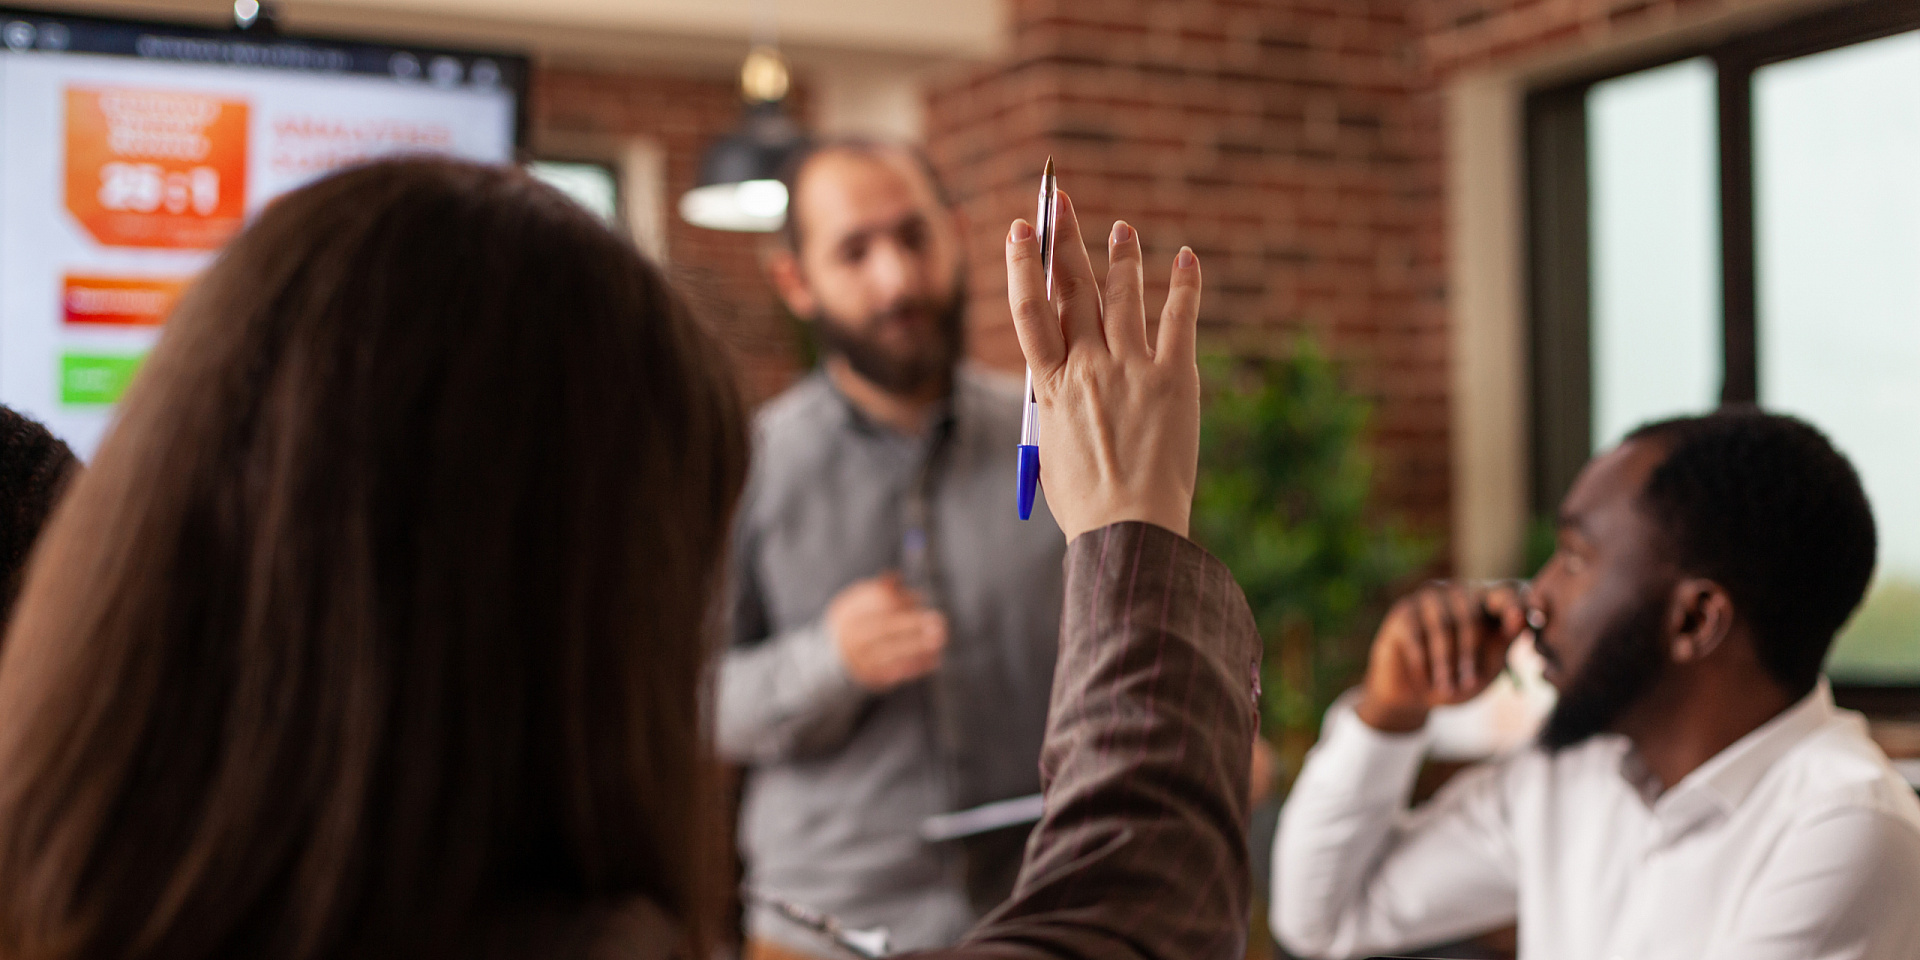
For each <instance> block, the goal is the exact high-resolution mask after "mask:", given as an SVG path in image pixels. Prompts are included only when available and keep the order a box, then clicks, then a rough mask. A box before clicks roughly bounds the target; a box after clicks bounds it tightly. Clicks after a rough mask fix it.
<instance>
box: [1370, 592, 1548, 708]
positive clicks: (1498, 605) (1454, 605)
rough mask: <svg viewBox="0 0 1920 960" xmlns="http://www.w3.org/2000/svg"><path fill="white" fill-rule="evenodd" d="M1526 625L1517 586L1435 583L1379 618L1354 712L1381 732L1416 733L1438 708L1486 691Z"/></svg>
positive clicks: (1400, 602)
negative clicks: (1378, 630) (1435, 708)
mask: <svg viewBox="0 0 1920 960" xmlns="http://www.w3.org/2000/svg"><path fill="white" fill-rule="evenodd" d="M1526 628H1527V618H1526V608H1525V606H1524V604H1523V603H1522V601H1521V599H1520V593H1519V591H1518V590H1517V589H1516V587H1515V586H1514V585H1513V584H1511V583H1499V584H1493V585H1490V586H1489V585H1481V584H1470V583H1455V582H1446V581H1436V582H1433V583H1429V584H1427V585H1426V586H1424V587H1422V588H1420V589H1419V590H1416V591H1414V592H1413V593H1411V594H1408V595H1407V596H1405V597H1402V598H1401V599H1400V601H1399V602H1398V603H1395V604H1394V605H1393V609H1391V610H1389V611H1388V612H1387V617H1386V619H1385V620H1383V621H1381V623H1380V632H1379V633H1377V634H1375V635H1374V639H1373V650H1372V652H1371V653H1370V654H1369V655H1368V657H1367V676H1366V680H1365V681H1364V682H1363V683H1362V684H1361V687H1360V690H1361V695H1360V700H1359V702H1358V703H1357V704H1355V705H1354V712H1355V713H1357V714H1359V716H1360V719H1361V720H1364V721H1366V724H1367V725H1368V726H1370V727H1372V728H1374V729H1375V730H1381V731H1385V732H1388V733H1404V732H1407V731H1412V730H1418V729H1419V728H1421V727H1423V726H1425V725H1426V722H1427V713H1428V711H1430V710H1432V709H1433V708H1434V707H1441V706H1448V705H1451V704H1456V703H1465V702H1467V701H1468V700H1471V699H1473V698H1474V697H1477V696H1479V695H1480V694H1481V693H1482V692H1483V691H1485V690H1486V689H1487V687H1488V686H1489V685H1491V684H1492V683H1493V681H1494V678H1496V677H1498V676H1499V675H1500V671H1501V670H1502V669H1503V668H1504V667H1505V666H1506V662H1507V648H1508V647H1511V646H1512V645H1513V641H1514V639H1515V638H1517V637H1519V635H1520V634H1521V632H1522V631H1524V630H1526Z"/></svg>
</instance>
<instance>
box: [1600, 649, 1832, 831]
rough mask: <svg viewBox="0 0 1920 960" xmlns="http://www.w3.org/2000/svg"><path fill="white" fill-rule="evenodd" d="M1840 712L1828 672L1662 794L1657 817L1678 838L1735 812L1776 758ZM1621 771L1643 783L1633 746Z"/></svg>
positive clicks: (1642, 769) (1655, 808) (1639, 785)
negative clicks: (1802, 694)
mask: <svg viewBox="0 0 1920 960" xmlns="http://www.w3.org/2000/svg"><path fill="white" fill-rule="evenodd" d="M1834 713H1835V710H1834V706H1833V691H1832V689H1831V688H1829V686H1828V685H1827V681H1826V678H1825V677H1822V678H1821V679H1820V682H1819V683H1818V684H1817V685H1815V687H1814V688H1813V692H1812V693H1809V694H1807V695H1806V696H1805V697H1802V698H1801V699H1800V701H1799V702H1798V703H1795V704H1794V705H1793V706H1791V707H1788V708H1787V709H1785V710H1783V711H1781V712H1780V714H1779V715H1778V716H1776V717H1774V718H1773V719H1771V720H1768V721H1767V722H1766V723H1763V724H1761V725H1760V726H1758V727H1756V728H1754V730H1753V731H1752V732H1750V733H1748V734H1747V735H1746V736H1744V737H1741V738H1740V739H1739V740H1736V741H1734V742H1733V745H1732V746H1729V747H1727V748H1726V749H1725V750H1722V751H1720V752H1719V753H1717V754H1714V756H1713V759H1711V760H1708V761H1707V762H1706V763H1703V764H1701V765H1700V767H1699V769H1696V770H1694V771H1693V772H1692V773H1689V774H1687V776H1686V777H1685V778H1684V779H1682V780H1681V781H1680V782H1679V783H1678V784H1675V785H1674V787H1673V788H1672V789H1670V790H1668V791H1667V792H1666V793H1664V794H1662V795H1661V796H1660V797H1659V799H1658V800H1656V801H1654V803H1653V814H1654V817H1655V819H1658V820H1659V821H1661V823H1663V824H1664V825H1665V826H1666V828H1667V829H1666V833H1667V835H1668V836H1669V837H1675V836H1678V835H1679V834H1681V833H1685V832H1687V831H1688V830H1691V829H1693V828H1695V827H1698V826H1701V825H1702V824H1705V823H1707V822H1708V821H1710V820H1712V819H1714V818H1717V817H1721V816H1726V815H1728V814H1731V813H1732V812H1733V811H1734V810H1736V809H1738V808H1739V806H1740V804H1741V803H1743V802H1745V801H1746V799H1747V796H1748V795H1749V794H1751V793H1752V792H1753V788H1754V787H1755V786H1757V785H1758V784H1759V783H1760V778H1761V777H1763V776H1765V775H1766V773H1767V771H1768V770H1769V769H1772V767H1773V765H1774V763H1775V762H1776V761H1778V760H1779V759H1780V758H1781V757H1783V756H1785V755H1786V753H1787V751H1789V750H1792V749H1793V748H1794V747H1795V746H1796V745H1798V744H1799V743H1800V741H1802V740H1804V739H1806V738H1807V737H1808V736H1810V735H1811V734H1813V733H1814V732H1815V731H1817V730H1819V729H1820V728H1821V727H1822V726H1823V725H1825V724H1826V723H1827V721H1829V720H1831V719H1832V718H1833V716H1834ZM1621 774H1622V775H1623V776H1625V777H1626V778H1627V781H1628V782H1629V783H1631V784H1634V786H1635V787H1636V789H1642V788H1643V784H1644V782H1645V778H1646V773H1645V767H1644V766H1643V765H1641V764H1640V763H1639V757H1638V756H1637V755H1635V754H1633V753H1632V752H1631V751H1629V752H1628V754H1627V755H1626V757H1625V758H1624V759H1623V761H1622V764H1621ZM1642 795H1643V796H1644V795H1645V793H1644V792H1643V793H1642Z"/></svg>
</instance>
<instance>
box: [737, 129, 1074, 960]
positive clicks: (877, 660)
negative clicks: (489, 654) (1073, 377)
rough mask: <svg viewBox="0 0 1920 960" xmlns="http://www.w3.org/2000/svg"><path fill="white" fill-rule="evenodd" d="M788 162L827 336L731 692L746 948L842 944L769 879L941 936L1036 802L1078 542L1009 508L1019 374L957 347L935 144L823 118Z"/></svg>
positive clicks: (759, 505)
mask: <svg viewBox="0 0 1920 960" xmlns="http://www.w3.org/2000/svg"><path fill="white" fill-rule="evenodd" d="M788 184H789V186H788V193H789V197H790V205H789V213H788V219H787V225H786V229H785V238H784V239H785V244H784V246H783V249H781V250H780V251H779V252H778V253H776V254H775V255H774V256H773V257H772V258H771V260H770V262H769V268H770V273H771V276H772V280H773V282H774V286H775V287H776V289H777V290H778V291H779V293H780V295H781V297H782V298H783V299H784V300H785V301H786V303H787V305H788V307H789V308H790V309H791V310H792V311H793V313H794V314H795V315H796V316H798V317H800V318H801V319H802V320H804V321H806V322H808V323H809V324H811V326H812V329H813V331H814V334H815V339H816V340H817V342H818V343H819V344H820V347H821V354H822V360H821V364H820V369H819V370H817V371H815V372H814V373H813V374H812V375H811V376H809V377H807V378H806V379H804V380H802V381H801V382H800V383H799V384H797V385H796V386H794V387H793V388H792V389H790V390H788V391H787V392H786V393H784V394H783V395H781V396H780V397H778V398H776V399H775V400H773V401H772V402H771V403H770V404H769V405H768V406H767V407H766V409H765V410H764V411H763V412H762V413H761V415H760V417H759V422H758V425H757V426H758V436H757V440H756V455H755V460H754V468H753V473H752V476H751V478H750V480H749V482H748V486H747V492H746V495H745V497H744V499H743V500H742V502H741V507H740V510H741V515H740V519H739V522H738V531H737V539H736V544H735V550H734V561H733V562H734V571H733V572H734V576H733V595H732V611H731V613H732V616H731V627H730V641H731V647H730V649H729V652H728V653H727V655H726V657H725V659H724V661H723V663H722V666H721V668H720V683H719V698H718V704H717V709H716V727H717V731H716V732H717V739H718V742H719V746H720V750H721V752H722V754H723V755H724V756H726V757H727V758H729V759H730V760H732V761H734V762H736V763H739V764H741V765H742V766H743V767H744V771H745V772H744V783H743V793H742V798H741V819H740V833H739V836H740V850H741V853H742V858H743V860H744V866H745V870H746V882H747V885H748V888H749V890H750V891H751V893H752V896H751V897H750V898H749V909H748V914H747V935H748V951H747V952H748V955H749V956H750V957H758V958H778V957H785V956H792V955H801V956H824V957H832V956H839V955H841V954H840V952H839V951H838V950H837V949H836V948H835V947H834V946H833V945H832V944H830V943H828V942H826V941H824V940H822V939H821V938H820V937H819V936H818V935H817V934H815V933H813V932H811V931H810V930H808V929H807V928H805V927H804V926H802V925H800V924H798V923H795V922H794V921H793V919H792V918H791V916H790V915H789V913H790V911H789V912H785V913H783V912H782V910H780V909H776V908H775V906H774V904H775V903H783V904H787V905H791V906H798V907H801V908H804V909H805V910H810V911H817V912H820V913H824V914H828V915H831V916H832V917H834V918H835V919H837V920H838V921H839V922H840V923H841V924H843V925H845V926H847V927H853V928H875V927H877V928H884V929H885V930H886V931H887V932H888V933H889V934H890V935H891V947H892V948H893V949H896V950H902V949H915V948H929V947H939V946H946V945H948V944H951V943H953V942H954V941H955V940H957V939H958V938H959V937H960V935H961V934H963V933H965V932H966V930H967V929H968V928H969V927H971V926H972V925H973V924H974V922H975V921H976V920H977V919H978V918H979V917H980V915H981V914H982V913H983V912H984V911H985V910H986V909H987V908H990V907H992V906H994V905H995V904H997V903H998V902H999V901H1000V900H1001V899H1003V898H1005V897H1006V896H1007V895H1008V893H1010V892H1011V889H1012V883H1013V877H1014V875H1015V873H1016V871H1017V870H1018V868H1019V865H1020V856H1021V851H1022V848H1023V847H1024V845H1025V841H1026V836H1027V833H1028V830H1029V826H1030V823H1031V820H1032V819H1033V818H1035V817H1037V815H1038V808H1037V798H1035V797H1034V796H1033V795H1035V794H1037V793H1038V792H1039V789H1040V781H1039V773H1038V763H1039V755H1040V742H1041V737H1042V734H1043V732H1044V730H1045V726H1046V713H1047V698H1048V693H1049V690H1050V688H1051V686H1052V678H1053V661H1054V654H1055V651H1056V643H1057V633H1058V630H1059V625H1060V603H1061V591H1062V558H1063V556H1064V551H1065V546H1066V545H1065V542H1064V539H1063V538H1062V537H1061V535H1060V532H1059V529H1058V528H1057V527H1056V526H1055V524H1054V523H1053V520H1052V517H1051V515H1050V514H1047V513H1046V508H1045V506H1044V504H1041V505H1038V506H1037V507H1036V509H1035V514H1036V515H1035V516H1034V518H1033V519H1032V520H1029V521H1024V522H1023V521H1021V520H1020V519H1018V516H1017V514H1016V511H1015V502H1014V479H1015V475H1016V466H1017V453H1016V448H1017V447H1018V445H1019V442H1020V405H1021V396H1020V392H1019V390H1020V385H1019V381H1017V380H1013V379H1011V378H1000V377H996V376H995V375H992V374H988V373H985V372H983V371H979V370H975V369H973V368H971V367H969V366H967V365H965V364H963V363H962V355H963V353H964V349H965V340H966V338H965V326H964V317H965V308H966V302H965V296H964V290H965V286H966V284H965V269H964V262H963V248H962V236H963V232H962V224H961V222H960V220H959V218H958V216H957V214H956V213H955V211H954V210H953V209H952V207H951V205H950V204H949V203H947V202H946V200H945V199H944V197H943V196H942V193H941V190H940V186H939V183H938V182H937V181H936V180H935V178H934V176H933V173H932V170H931V168H930V167H929V166H928V165H927V164H926V162H925V160H924V158H922V157H921V156H919V155H918V154H917V153H915V152H913V151H911V150H909V149H906V148H903V147H897V146H891V145H884V144H873V143H863V142H845V141H843V142H834V143H828V144H825V145H822V146H819V147H816V148H814V149H813V150H811V151H810V152H809V153H808V154H807V155H806V156H804V157H802V158H801V159H800V160H798V161H797V162H796V163H795V164H794V165H793V167H792V173H791V174H790V176H789V177H788ZM1002 801H1011V802H1010V803H1002ZM995 804H997V806H991V807H989V809H988V810H986V811H984V815H983V816H979V817H973V818H961V819H962V820H965V819H972V821H973V822H972V823H964V822H954V818H950V817H949V818H943V817H942V815H945V814H952V813H956V812H965V811H970V810H974V809H976V808H979V807H982V806H988V805H995ZM995 824H998V825H999V826H997V827H996V826H995Z"/></svg>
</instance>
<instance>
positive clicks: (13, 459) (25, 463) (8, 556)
mask: <svg viewBox="0 0 1920 960" xmlns="http://www.w3.org/2000/svg"><path fill="white" fill-rule="evenodd" d="M78 463H79V461H78V460H76V459H75V458H74V455H73V451H72V450H70V449H68V447H67V445H66V444H65V443H63V442H61V440H60V438H59V437H56V436H54V435H53V434H52V433H49V432H48V431H47V428H46V427H43V426H41V425H40V424H39V423H38V422H36V421H34V420H31V419H28V418H27V417H24V416H21V415H20V414H19V413H17V412H15V411H14V410H12V409H10V408H8V407H4V406H0V630H4V628H5V626H6V621H7V619H8V617H9V616H10V615H11V614H12V612H13V601H14V598H15V597H16V596H18V595H19V593H20V581H21V579H22V577H23V576H24V574H25V573H26V566H27V556H28V555H29V554H30V553H31V552H32V550H33V542H34V541H35V540H37V539H39V537H40V528H41V527H43V526H45V525H46V523H47V515H48V514H51V513H52V512H53V505H54V504H55V503H57V502H59V499H60V494H61V493H62V492H63V491H64V490H65V489H66V485H67V481H68V480H69V479H71V478H72V476H73V474H74V472H75V467H76V466H77V465H78Z"/></svg>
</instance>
